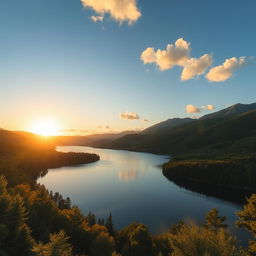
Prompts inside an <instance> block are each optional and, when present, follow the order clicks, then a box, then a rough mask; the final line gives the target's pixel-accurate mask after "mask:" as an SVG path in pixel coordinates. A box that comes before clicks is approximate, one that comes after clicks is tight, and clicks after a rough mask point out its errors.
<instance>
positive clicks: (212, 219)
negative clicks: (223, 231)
mask: <svg viewBox="0 0 256 256" xmlns="http://www.w3.org/2000/svg"><path fill="white" fill-rule="evenodd" d="M225 221H226V217H225V216H219V211H218V210H217V209H216V208H213V209H211V210H210V211H209V212H208V213H207V214H206V217H205V226H206V227H208V228H211V229H213V230H217V229H218V228H227V227H228V225H227V224H224V222H225Z"/></svg>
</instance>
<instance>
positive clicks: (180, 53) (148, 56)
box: [140, 38, 191, 70]
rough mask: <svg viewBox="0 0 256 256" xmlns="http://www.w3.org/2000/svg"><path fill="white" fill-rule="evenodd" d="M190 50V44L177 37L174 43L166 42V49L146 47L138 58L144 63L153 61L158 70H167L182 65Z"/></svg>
mask: <svg viewBox="0 0 256 256" xmlns="http://www.w3.org/2000/svg"><path fill="white" fill-rule="evenodd" d="M190 50H191V48H190V44H189V43H188V42H187V41H185V40H184V39H183V38H179V39H178V40H176V42H175V44H168V45H167V47H166V50H161V49H158V50H156V51H155V50H154V48H151V47H149V48H147V49H146V50H145V51H143V52H142V54H141V56H140V58H141V60H142V61H143V62H144V64H149V63H155V64H156V65H157V66H158V67H159V69H160V70H167V69H171V68H172V67H173V66H176V65H178V66H183V65H184V64H185V63H186V61H187V60H188V59H189V52H190Z"/></svg>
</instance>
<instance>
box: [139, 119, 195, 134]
mask: <svg viewBox="0 0 256 256" xmlns="http://www.w3.org/2000/svg"><path fill="white" fill-rule="evenodd" d="M192 121H195V119H192V118H170V119H167V120H166V121H163V122H160V123H157V124H155V125H152V126H150V127H148V128H146V129H144V130H143V131H142V132H141V133H142V134H153V133H155V132H165V131H166V130H169V129H170V128H172V127H175V126H179V125H182V124H186V123H189V122H192Z"/></svg>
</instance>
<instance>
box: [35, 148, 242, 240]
mask: <svg viewBox="0 0 256 256" xmlns="http://www.w3.org/2000/svg"><path fill="white" fill-rule="evenodd" d="M57 150H58V151H62V152H70V151H72V152H88V153H96V154H98V155H100V158H101V160H100V161H98V162H96V163H92V164H86V165H81V166H77V167H62V168H56V169H50V170H49V172H48V174H47V175H46V176H44V177H42V178H39V179H38V182H39V183H41V184H44V185H45V186H46V187H47V188H48V189H49V190H52V191H54V192H60V193H61V194H62V195H63V196H64V197H67V196H69V197H70V198H71V200H72V203H73V204H75V205H77V206H79V207H80V209H81V210H82V211H83V212H84V213H85V214H87V213H88V212H89V211H91V212H93V213H95V214H96V215H97V217H104V218H106V217H107V216H108V215H109V213H110V212H111V213H112V215H113V219H114V225H115V228H117V229H120V228H122V227H124V226H126V225H128V224H129V223H131V222H142V223H144V224H146V225H147V226H148V227H149V229H150V231H151V232H153V233H158V232H162V231H165V230H166V229H167V228H168V227H169V226H170V225H171V224H174V223H177V222H178V221H180V220H194V221H196V222H197V223H200V222H202V221H203V219H204V216H205V214H206V213H207V211H209V210H210V209H211V208H213V207H215V208H218V210H219V212H220V214H221V215H225V216H227V218H228V223H234V221H236V220H237V217H236V216H235V212H236V211H238V210H239V209H241V206H239V205H236V204H234V203H229V202H227V201H222V200H219V199H216V198H213V197H208V196H205V195H202V194H199V193H195V192H192V191H189V190H186V189H184V188H181V187H179V186H177V185H175V184H174V183H172V182H170V181H169V180H168V179H166V178H165V177H164V176H163V174H162V170H161V167H160V165H162V164H163V163H165V162H167V161H168V159H169V158H168V157H167V156H160V155H154V154H148V153H137V152H130V151H123V150H109V149H98V148H90V147H77V146H65V147H58V148H57ZM231 229H232V230H233V231H234V230H235V229H234V227H231ZM235 233H236V234H237V236H238V237H239V238H241V237H244V234H245V233H244V232H243V231H238V230H236V231H235Z"/></svg>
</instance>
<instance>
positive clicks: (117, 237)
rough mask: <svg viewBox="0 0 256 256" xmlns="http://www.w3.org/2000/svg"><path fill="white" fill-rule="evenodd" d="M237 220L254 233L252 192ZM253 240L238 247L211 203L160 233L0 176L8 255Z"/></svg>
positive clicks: (131, 255)
mask: <svg viewBox="0 0 256 256" xmlns="http://www.w3.org/2000/svg"><path fill="white" fill-rule="evenodd" d="M238 216H239V218H240V219H239V221H238V222H237V225H238V226H240V227H242V226H244V227H246V228H247V229H248V230H250V231H251V232H252V234H253V236H254V238H255V237H256V195H254V196H252V197H251V199H249V201H248V204H247V205H246V206H245V208H244V210H243V211H240V212H239V213H238ZM255 254H256V242H255V241H254V240H253V241H251V242H250V244H249V248H241V247H240V246H239V243H238V241H237V240H236V239H235V237H233V236H232V235H231V234H230V233H229V232H228V229H227V225H226V224H225V217H221V216H219V215H218V211H217V210H216V209H212V210H211V211H210V212H209V213H208V214H207V215H206V218H205V223H203V224H202V225H195V224H193V223H183V222H180V223H178V224H177V225H174V226H172V227H171V228H170V230H169V231H168V232H166V233H164V234H160V235H157V236H152V235H151V234H150V233H149V232H148V229H147V227H146V226H145V225H143V224H139V223H132V224H130V225H129V226H127V227H125V228H123V229H122V230H120V231H116V230H114V227H113V221H112V216H111V215H110V216H109V217H108V218H107V220H103V219H98V220H96V217H95V215H94V214H92V213H89V214H88V215H87V216H84V215H83V214H82V213H81V211H80V210H79V208H77V207H75V206H72V205H71V202H70V199H69V198H67V199H64V198H62V196H61V195H59V194H58V193H55V194H53V193H52V192H50V193H49V192H48V191H47V190H46V189H45V187H44V186H41V185H36V186H35V187H34V188H32V187H30V186H29V185H27V184H20V185H16V186H14V187H8V186H7V180H6V179H5V177H4V176H0V255H1V256H2V255H3V256H4V255H8V256H23V255H24V256H30V255H31V256H32V255H35V256H71V255H74V256H75V255H89V256H236V255H237V256H242V255H243V256H246V255H247V256H248V255H255Z"/></svg>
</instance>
